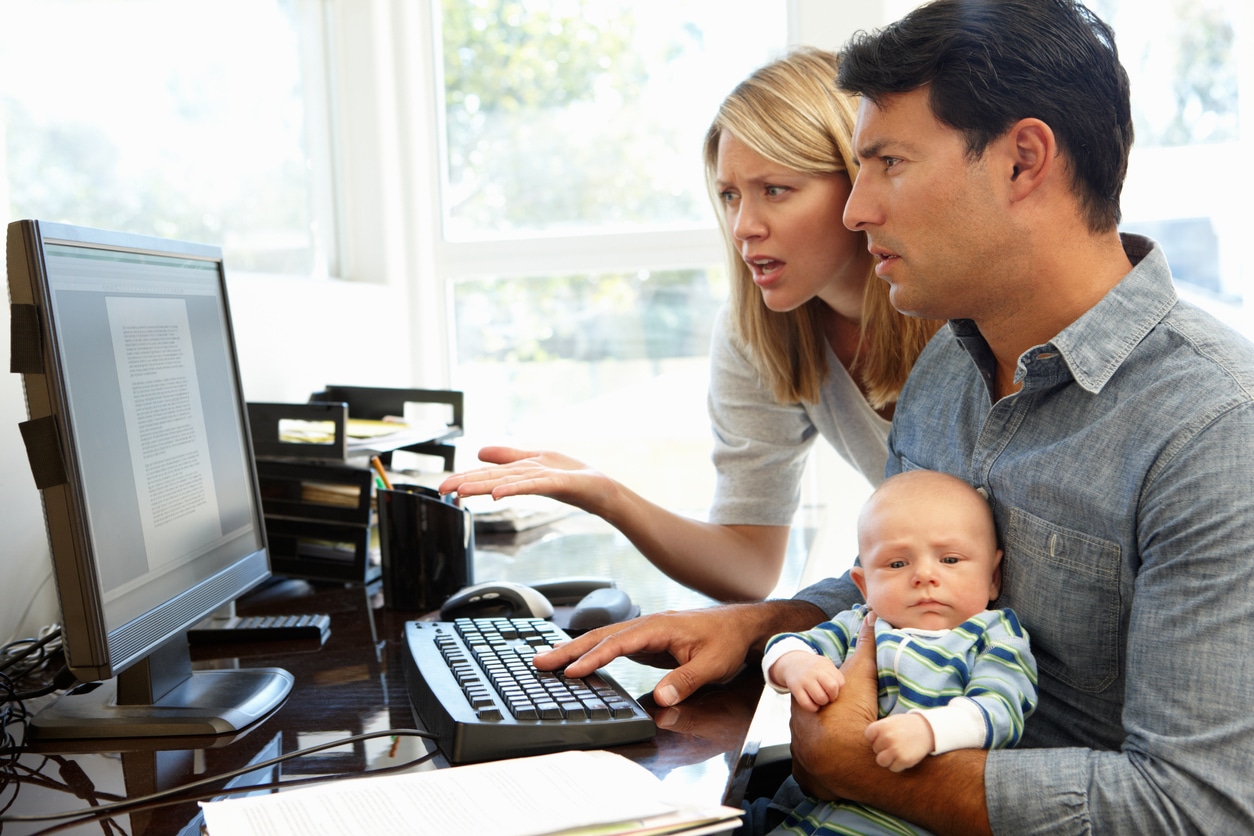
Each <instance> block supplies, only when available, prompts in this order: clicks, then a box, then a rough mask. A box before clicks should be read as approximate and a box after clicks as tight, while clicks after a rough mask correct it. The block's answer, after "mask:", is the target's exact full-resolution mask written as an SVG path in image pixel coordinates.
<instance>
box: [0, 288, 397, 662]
mask: <svg viewBox="0 0 1254 836" xmlns="http://www.w3.org/2000/svg"><path fill="white" fill-rule="evenodd" d="M228 289H229V293H230V297H231V308H232V319H233V320H234V323H235V331H236V342H237V344H238V346H237V347H238V350H239V363H240V374H241V376H242V377H243V379H244V393H245V396H246V397H247V398H248V399H250V400H255V401H304V400H305V399H307V398H308V397H309V394H310V392H312V391H314V390H316V389H320V388H321V387H323V386H325V385H327V384H348V385H364V386H410V385H414V382H413V381H411V375H410V365H411V364H410V339H409V327H408V319H407V315H406V311H407V308H408V303H407V301H406V298H405V294H404V293H403V292H402V291H400V290H398V289H396V288H393V287H387V286H383V285H374V284H361V283H349V282H313V281H310V280H288V279H270V278H258V277H252V276H249V277H240V278H237V279H234V280H231V281H230V283H229V288H228ZM0 319H2V320H3V325H0V346H4V347H7V346H8V344H9V318H8V316H4V317H0ZM6 365H7V364H6ZM25 420H26V403H25V399H24V397H23V394H22V383H21V378H20V376H18V375H15V374H8V373H7V372H6V373H5V374H0V463H2V464H3V466H2V467H0V534H2V536H3V547H2V548H0V578H2V579H3V582H0V640H3V641H11V640H13V639H15V638H19V637H22V636H29V635H33V634H34V633H35V632H37V631H38V629H39V628H40V627H41V626H43V625H45V624H51V623H53V622H56V621H58V620H59V619H60V607H59V605H58V604H57V600H56V592H55V587H54V585H53V584H52V581H51V575H52V567H51V563H50V560H49V556H48V542H47V537H46V532H45V528H44V521H43V507H42V505H41V504H40V499H39V492H38V491H37V490H36V489H35V483H34V480H33V479H32V477H31V473H30V467H29V465H28V464H27V461H26V449H25V447H24V446H23V445H22V438H21V435H20V433H19V432H18V424H19V423H20V422H22V421H25Z"/></svg>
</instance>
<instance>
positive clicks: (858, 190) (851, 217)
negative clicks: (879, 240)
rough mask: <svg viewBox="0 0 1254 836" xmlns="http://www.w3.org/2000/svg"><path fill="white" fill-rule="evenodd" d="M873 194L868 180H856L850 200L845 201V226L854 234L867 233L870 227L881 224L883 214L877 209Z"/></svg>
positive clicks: (864, 178) (850, 193) (863, 178)
mask: <svg viewBox="0 0 1254 836" xmlns="http://www.w3.org/2000/svg"><path fill="white" fill-rule="evenodd" d="M872 192H873V189H872V188H871V185H870V183H869V182H868V178H866V177H856V178H854V181H853V188H852V189H851V190H850V192H849V199H848V200H847V201H845V213H844V215H843V216H842V218H843V220H844V222H845V226H847V227H848V228H849V229H851V230H853V231H854V232H865V231H866V228H867V227H868V226H876V225H878V224H879V223H881V220H882V219H881V214H882V213H880V211H879V210H878V209H877V208H876V201H875V200H874V195H873V194H872Z"/></svg>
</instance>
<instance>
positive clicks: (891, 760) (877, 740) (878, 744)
mask: <svg viewBox="0 0 1254 836" xmlns="http://www.w3.org/2000/svg"><path fill="white" fill-rule="evenodd" d="M866 739H867V740H868V741H870V743H871V749H873V750H874V751H875V762H876V763H878V764H879V765H880V766H883V767H885V768H887V769H890V770H892V771H893V772H901V771H902V770H903V769H909V768H910V767H912V766H914V765H915V764H916V763H918V762H919V761H921V760H923V759H924V758H926V757H927V756H928V754H930V753H931V751H932V750H933V749H935V748H936V736H935V735H934V734H933V733H932V724H931V723H929V722H928V721H927V720H926V719H925V718H924V717H923V715H922V714H914V713H911V714H894V715H892V716H891V717H885V718H884V719H883V720H876V721H875V722H874V723H872V724H871V725H869V726H867V727H866Z"/></svg>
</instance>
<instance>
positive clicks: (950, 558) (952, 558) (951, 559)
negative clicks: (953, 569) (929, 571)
mask: <svg viewBox="0 0 1254 836" xmlns="http://www.w3.org/2000/svg"><path fill="white" fill-rule="evenodd" d="M959 559H960V558H959V557H958V555H956V554H947V555H945V556H944V557H942V558H941V563H948V564H949V565H951V566H952V565H953V564H955V563H957V562H959Z"/></svg>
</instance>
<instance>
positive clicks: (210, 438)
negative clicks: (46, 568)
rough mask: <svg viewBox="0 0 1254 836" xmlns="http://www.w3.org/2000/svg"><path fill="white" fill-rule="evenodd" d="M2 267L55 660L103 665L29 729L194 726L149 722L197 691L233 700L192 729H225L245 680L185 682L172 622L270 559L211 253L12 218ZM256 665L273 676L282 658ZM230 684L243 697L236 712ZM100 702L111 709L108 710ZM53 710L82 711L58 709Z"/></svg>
mask: <svg viewBox="0 0 1254 836" xmlns="http://www.w3.org/2000/svg"><path fill="white" fill-rule="evenodd" d="M8 275H9V294H10V301H11V303H12V305H13V311H12V321H13V323H14V338H13V352H14V357H13V368H14V371H20V372H22V373H23V383H24V386H25V390H26V398H27V411H28V414H29V416H30V420H29V421H27V422H26V423H25V424H23V425H22V431H23V437H24V440H25V442H26V445H27V451H28V456H29V458H30V460H31V467H32V472H33V473H34V475H35V481H36V484H37V485H38V487H40V488H41V490H42V491H43V500H44V512H45V518H46V521H47V525H48V537H49V543H50V550H51V555H52V561H53V570H54V575H55V578H56V584H57V591H58V595H59V597H60V601H61V610H62V632H63V638H64V643H65V650H66V658H67V663H68V665H69V667H70V670H71V671H72V672H73V673H74V674H75V675H76V676H77V677H78V678H79V679H80V680H81V681H84V682H86V683H99V682H102V681H112V680H113V679H114V677H119V675H120V678H119V680H118V681H116V682H112V687H110V688H106V689H104V690H101V689H100V688H99V687H96V686H95V685H92V686H89V687H87V688H80V689H76V690H75V691H73V692H71V693H70V694H67V695H66V697H63V698H62V702H65V703H66V704H67V705H65V706H62V707H61V708H60V709H55V710H52V711H50V712H49V715H48V716H47V717H43V722H42V725H41V721H40V718H39V717H37V718H36V721H35V724H34V728H35V733H36V734H38V733H39V732H40V731H41V730H42V731H43V732H44V733H46V734H54V735H60V736H133V735H145V734H153V733H155V734H187V733H197V732H196V731H195V726H194V725H193V726H192V727H187V726H184V727H183V728H181V729H180V730H179V731H177V732H174V731H156V729H164V728H168V727H172V726H173V725H175V724H173V723H172V722H171V720H172V718H173V716H174V715H176V714H179V713H182V714H189V716H190V713H195V712H197V711H200V710H209V709H211V706H208V705H205V704H204V703H206V702H212V701H214V700H217V701H220V702H224V703H232V704H233V705H231V706H225V707H226V708H228V709H229V710H231V711H234V712H235V714H234V718H233V719H230V720H228V721H225V722H226V725H225V726H223V727H222V728H220V729H219V728H218V725H220V724H221V723H222V722H223V721H222V719H221V718H217V719H214V718H215V717H216V716H217V714H219V713H221V712H215V711H212V710H210V711H209V719H207V720H206V719H204V718H199V717H198V719H197V720H195V721H193V723H195V722H204V723H208V725H205V726H203V727H202V728H201V729H200V732H199V733H214V732H216V731H223V732H225V731H233V730H235V727H236V726H238V725H239V722H240V721H241V720H245V721H246V720H247V716H245V715H247V713H248V712H249V711H252V710H253V709H256V708H258V706H257V705H256V700H257V699H259V697H258V695H256V694H251V695H250V696H247V697H244V696H243V694H242V692H240V691H239V687H240V679H239V678H237V679H236V680H235V681H232V682H230V683H227V682H225V681H224V682H223V685H222V687H223V688H225V689H226V690H227V691H229V692H231V693H233V694H234V696H227V695H226V694H223V693H218V694H216V695H213V696H197V695H199V694H201V692H204V691H205V690H206V688H205V686H206V683H205V682H202V681H200V680H196V681H195V682H196V684H195V685H194V686H193V685H192V680H191V679H190V677H191V669H190V657H189V656H188V654H187V645H186V635H185V631H186V630H187V628H188V627H189V626H191V625H192V624H195V623H196V622H198V621H199V620H201V619H202V618H203V617H204V616H205V615H207V614H208V613H210V612H212V611H213V610H215V609H216V608H218V607H220V606H222V605H223V604H225V603H227V602H230V601H232V600H233V599H234V598H236V597H237V596H239V595H241V594H242V593H243V592H245V591H247V590H248V589H249V588H251V587H252V586H254V585H256V584H257V583H259V582H260V581H262V580H264V579H265V578H267V577H268V576H269V561H268V557H267V553H266V541H265V529H264V523H263V520H262V515H261V504H260V498H259V494H258V490H257V480H256V474H255V468H254V465H253V459H252V453H251V444H250V441H249V434H248V424H247V417H246V415H247V412H246V408H245V403H244V398H243V392H242V387H241V385H240V380H239V371H238V366H237V363H236V358H235V350H234V339H233V336H232V332H231V320H230V313H229V308H228V304H227V296H226V283H225V273H224V268H223V263H222V258H221V253H220V251H219V250H218V249H217V248H216V247H212V246H207V245H201V244H191V243H186V242H177V241H167V240H163V239H155V238H149V237H143V236H133V235H126V234H121V233H113V232H105V231H101V230H93V229H86V228H82V227H74V226H69V225H64V224H51V223H47V222H42V221H17V222H14V223H13V224H10V226H9V235H8ZM158 659H160V663H159V664H158V663H157V661H156V660H158ZM135 668H138V669H139V670H138V671H137V672H136V673H133V674H128V672H129V671H131V670H132V669H135ZM199 673H200V672H198V674H197V676H199ZM215 673H226V674H232V673H234V674H239V675H240V676H241V677H242V678H243V679H254V680H259V679H264V678H265V677H266V676H267V674H266V673H265V672H263V673H261V674H260V675H258V674H256V673H246V672H244V671H229V672H215ZM270 676H271V678H272V679H273V678H275V677H277V679H278V680H284V678H286V682H287V686H288V687H289V688H290V677H288V676H287V675H286V673H285V672H282V671H272V672H271V674H270ZM223 679H225V678H223ZM276 685H277V686H278V687H279V688H280V689H281V690H283V693H284V694H285V693H286V689H283V688H282V683H281V682H272V683H271V684H270V685H268V686H266V689H267V690H269V691H273V689H274V687H275V686H276ZM213 690H214V689H210V692H212V691H213ZM245 691H247V689H245ZM89 695H90V696H89ZM75 696H79V697H82V699H81V700H78V703H79V704H80V705H79V707H77V708H73V709H69V704H70V703H75V700H74V697H75ZM281 698H282V697H281V696H280V697H279V700H280V701H281ZM102 699H103V700H104V703H103V705H101V706H96V707H92V706H94V705H95V703H98V702H100V701H101V700H102ZM242 699H243V700H245V701H247V700H252V702H250V703H249V704H248V706H247V711H245V714H244V715H241V714H240V713H239V711H240V705H239V703H240V702H241V700H242ZM266 699H270V700H271V701H273V693H271V694H269V695H268V696H267V697H266ZM162 700H165V701H166V704H168V705H169V706H170V708H171V709H172V711H169V712H164V715H165V716H164V719H163V712H162V711H161V710H160V707H161V706H162V704H163V703H162V702H161V701H162ZM188 700H191V701H193V702H199V703H201V705H192V706H189V705H185V704H183V703H185V702H187V701H188ZM113 703H121V704H122V706H125V708H123V709H120V710H119V711H118V712H110V711H109V706H110V705H112V704H113ZM67 709H68V710H70V713H71V714H72V715H81V714H84V712H85V713H86V715H87V716H86V717H84V718H80V719H74V720H66V719H64V718H58V717H57V713H58V711H61V712H64V711H66V710H67ZM100 711H103V712H104V715H103V716H97V713H98V712H100ZM41 716H42V715H41ZM254 719H255V717H254ZM61 725H67V726H72V727H73V730H72V731H66V730H65V729H61V730H60V731H58V729H60V727H61ZM89 726H96V727H99V728H98V733H96V734H89V733H88V731H89V729H88V727H89Z"/></svg>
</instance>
